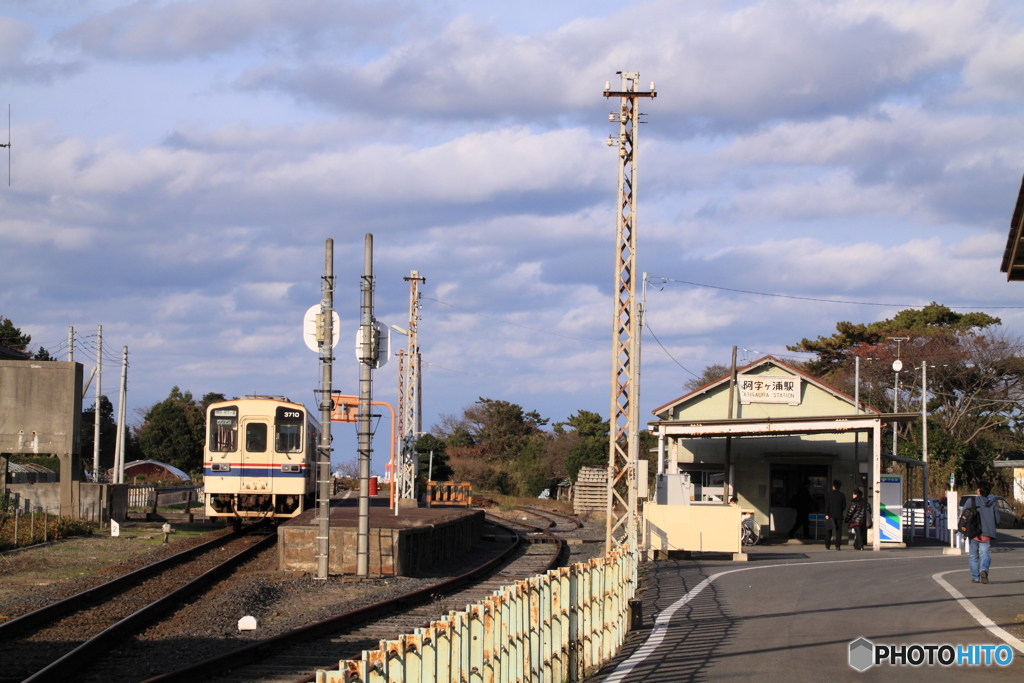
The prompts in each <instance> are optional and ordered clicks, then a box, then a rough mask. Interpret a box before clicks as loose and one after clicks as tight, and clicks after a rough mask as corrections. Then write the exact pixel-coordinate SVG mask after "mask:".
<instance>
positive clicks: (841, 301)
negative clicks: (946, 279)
mask: <svg viewBox="0 0 1024 683" xmlns="http://www.w3.org/2000/svg"><path fill="white" fill-rule="evenodd" d="M647 280H648V281H651V280H661V281H662V282H675V283H677V284H681V285H690V286H691V287H704V288H706V289H718V290H722V291H725V292H734V293H736V294H751V295H753V296H767V297H774V298H778V299H795V300H797V301H816V302H819V303H827V304H842V305H851V306H881V307H893V306H898V307H900V308H924V307H925V306H928V305H929V304H930V303H932V302H929V304H920V303H918V304H899V303H891V302H877V301H850V300H844V299H822V298H818V297H812V296H797V295H794V294H778V293H775V292H757V291H754V290H749V289H735V288H732V287H722V286H720V285H709V284H705V283H702V282H692V281H689V280H679V279H676V278H670V277H661V276H659V275H648V276H647ZM946 308H949V309H954V310H956V309H967V308H987V309H989V310H1020V309H1024V306H989V305H987V304H974V305H971V306H960V305H958V306H946Z"/></svg>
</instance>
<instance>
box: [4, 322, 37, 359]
mask: <svg viewBox="0 0 1024 683" xmlns="http://www.w3.org/2000/svg"><path fill="white" fill-rule="evenodd" d="M31 342H32V335H28V334H22V333H21V328H18V327H15V326H14V323H12V322H11V320H10V318H5V317H3V316H0V346H6V347H7V348H9V349H14V350H15V351H21V352H25V351H26V350H27V349H28V345H29V344H30V343H31Z"/></svg>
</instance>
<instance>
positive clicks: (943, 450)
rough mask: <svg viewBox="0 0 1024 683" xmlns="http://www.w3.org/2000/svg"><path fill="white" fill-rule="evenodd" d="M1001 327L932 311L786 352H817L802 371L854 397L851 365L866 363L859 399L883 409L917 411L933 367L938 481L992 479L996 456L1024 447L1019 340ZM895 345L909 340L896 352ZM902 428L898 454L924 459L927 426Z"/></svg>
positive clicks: (848, 328)
mask: <svg viewBox="0 0 1024 683" xmlns="http://www.w3.org/2000/svg"><path fill="white" fill-rule="evenodd" d="M999 325H1000V321H999V319H998V318H993V317H991V316H989V315H987V314H985V313H964V314H960V313H956V312H954V311H951V310H950V309H948V308H946V307H945V306H941V305H940V304H936V303H932V304H929V305H928V306H926V307H924V308H923V309H921V310H914V309H911V310H905V311H900V312H899V313H897V314H896V315H895V316H893V317H892V318H890V319H887V320H882V321H879V322H875V323H870V324H853V323H849V322H841V323H839V324H837V326H836V329H837V332H836V333H835V334H833V335H831V336H829V337H818V339H817V340H816V341H809V340H807V339H803V340H802V341H801V342H800V343H799V344H796V345H794V346H790V347H788V348H789V349H790V350H793V351H810V352H813V353H816V354H817V358H816V359H814V360H812V361H809V362H807V363H805V364H804V365H803V369H804V370H805V371H807V372H808V373H810V374H812V375H814V376H817V377H820V378H822V379H824V380H825V381H827V382H829V383H830V384H832V385H833V386H836V387H837V388H839V389H841V390H843V391H845V392H847V393H849V394H851V395H852V394H853V393H854V392H855V391H856V390H857V389H858V387H856V386H855V377H854V365H855V360H856V359H858V358H859V359H860V361H861V362H860V386H859V390H860V396H861V399H862V400H863V401H864V402H865V403H867V404H868V405H871V406H873V407H875V408H877V409H880V410H883V411H891V410H893V408H894V407H895V408H897V409H898V410H899V411H901V412H906V411H909V410H913V411H917V410H920V405H921V398H922V396H923V393H924V392H923V387H922V382H921V380H922V374H921V371H920V367H921V363H922V362H926V363H927V364H928V366H929V371H928V387H927V390H928V392H927V393H928V413H929V433H930V441H929V452H930V454H931V456H932V457H931V460H932V462H933V463H934V465H933V467H932V473H933V479H936V480H938V479H940V478H945V477H947V476H948V474H949V473H953V474H955V475H956V476H957V477H958V479H960V480H964V477H975V476H981V474H982V473H987V476H994V472H992V471H991V470H990V464H991V458H993V457H999V456H1000V455H1002V454H1008V453H1012V452H1017V451H1019V450H1021V449H1022V445H1024V433H1022V432H1021V430H1020V429H1019V423H1020V422H1021V420H1022V410H1021V409H1022V407H1024V358H1022V357H1021V356H1020V355H1019V354H1018V351H1019V349H1020V348H1021V340H1020V339H1017V338H1015V337H1011V336H1008V335H1007V334H1005V333H1004V332H1003V331H1002V330H1000V329H998V327H999ZM890 337H903V338H907V339H906V340H905V341H901V342H900V343H899V344H897V342H896V341H895V340H893V339H890ZM897 355H898V357H899V358H900V360H901V361H902V362H903V370H902V371H901V372H900V373H899V375H900V386H899V389H898V390H897V389H896V384H895V374H894V372H893V370H892V362H893V361H894V360H896V358H897ZM899 429H900V439H898V440H897V441H898V445H899V447H900V452H899V455H902V456H905V457H912V458H917V457H920V455H919V454H920V452H921V438H922V433H921V428H920V426H919V425H912V424H908V425H905V426H903V427H900V428H899ZM936 430H937V431H938V432H939V434H936V433H935V432H936ZM940 435H941V436H940ZM986 463H987V464H986Z"/></svg>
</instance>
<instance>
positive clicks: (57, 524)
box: [0, 512, 93, 550]
mask: <svg viewBox="0 0 1024 683" xmlns="http://www.w3.org/2000/svg"><path fill="white" fill-rule="evenodd" d="M18 517H19V519H18V521H17V527H18V537H17V538H14V527H15V520H14V515H13V514H11V513H10V512H5V513H4V514H2V515H0V550H11V549H13V548H23V547H26V546H30V545H36V544H37V543H42V542H43V541H44V540H46V541H53V540H57V539H59V538H70V537H72V536H91V535H92V533H93V528H92V525H91V524H90V523H89V522H87V521H85V520H82V519H73V518H71V517H59V516H57V515H49V514H47V515H43V514H37V515H36V516H35V523H34V524H33V521H32V516H31V515H24V514H22V515H18Z"/></svg>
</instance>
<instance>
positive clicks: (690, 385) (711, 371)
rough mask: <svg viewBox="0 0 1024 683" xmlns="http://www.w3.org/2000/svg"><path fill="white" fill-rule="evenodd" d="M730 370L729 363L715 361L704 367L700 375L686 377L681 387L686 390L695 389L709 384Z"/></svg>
mask: <svg viewBox="0 0 1024 683" xmlns="http://www.w3.org/2000/svg"><path fill="white" fill-rule="evenodd" d="M730 372H732V366H731V365H725V364H724V363H715V364H713V365H709V366H707V367H706V368H704V372H702V373H700V377H694V378H693V379H688V380H686V382H684V383H683V388H684V389H686V391H696V390H697V389H700V388H701V387H702V386H704V385H705V384H711V383H712V382H715V381H718V380H720V379H722V378H723V377H725V376H726V375H728V374H729V373H730Z"/></svg>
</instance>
